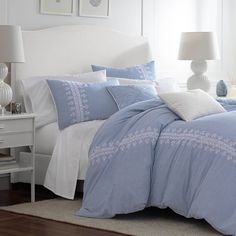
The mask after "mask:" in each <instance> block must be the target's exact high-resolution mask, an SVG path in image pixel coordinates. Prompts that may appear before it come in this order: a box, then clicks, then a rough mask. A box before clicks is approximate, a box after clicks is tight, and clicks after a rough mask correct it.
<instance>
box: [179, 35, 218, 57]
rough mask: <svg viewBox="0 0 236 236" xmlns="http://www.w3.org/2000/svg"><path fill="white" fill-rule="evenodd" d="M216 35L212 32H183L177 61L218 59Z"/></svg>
mask: <svg viewBox="0 0 236 236" xmlns="http://www.w3.org/2000/svg"><path fill="white" fill-rule="evenodd" d="M219 58H220V56H219V49H218V43H217V38H216V35H215V34H214V33H213V32H183V33H182V35H181V40H180V47H179V56H178V59H179V60H216V59H219Z"/></svg>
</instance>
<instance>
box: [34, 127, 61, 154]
mask: <svg viewBox="0 0 236 236" xmlns="http://www.w3.org/2000/svg"><path fill="white" fill-rule="evenodd" d="M59 132H60V131H59V129H58V125H57V122H55V123H51V124H48V125H45V126H43V127H42V128H39V129H36V132H35V143H36V147H35V149H36V153H40V154H44V155H49V156H51V155H52V153H53V150H54V147H55V144H56V140H57V137H58V136H59Z"/></svg>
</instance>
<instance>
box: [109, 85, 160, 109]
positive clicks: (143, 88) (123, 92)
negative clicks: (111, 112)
mask: <svg viewBox="0 0 236 236" xmlns="http://www.w3.org/2000/svg"><path fill="white" fill-rule="evenodd" d="M107 90H108V91H109V93H110V94H111V95H112V97H113V98H114V100H115V102H116V104H117V106H118V108H119V109H122V108H124V107H127V106H129V105H132V104H134V103H136V102H142V101H146V100H149V99H153V98H156V97H157V92H156V89H155V88H154V86H152V85H124V86H110V87H107Z"/></svg>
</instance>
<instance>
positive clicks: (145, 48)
mask: <svg viewBox="0 0 236 236" xmlns="http://www.w3.org/2000/svg"><path fill="white" fill-rule="evenodd" d="M23 41H24V49H25V56H26V62H25V63H23V64H15V65H13V66H12V71H11V75H12V78H11V83H12V88H13V91H14V100H15V101H18V102H22V103H23V98H22V97H23V91H22V89H21V87H20V85H19V81H20V80H25V79H28V78H30V77H33V76H44V75H66V74H78V73H83V72H88V71H91V66H90V65H91V64H92V63H95V64H98V65H109V66H116V67H124V66H131V65H136V64H141V63H145V62H147V61H150V60H151V58H152V56H151V51H150V47H149V44H148V41H147V39H146V38H144V37H139V36H130V35H126V34H123V33H121V32H117V31H114V30H111V29H107V28H102V27H98V26H91V25H67V26H59V27H53V28H48V29H42V30H35V31H24V32H23ZM99 126H100V124H99V122H98V124H95V128H98V127H99ZM82 129H84V132H85V133H87V131H88V130H89V129H90V127H87V129H86V127H85V128H82ZM59 134H60V132H59V130H58V127H57V124H56V123H51V124H48V125H45V126H44V127H41V128H40V129H37V130H36V171H35V172H36V184H39V185H43V184H44V179H45V174H46V170H47V168H48V165H49V162H50V159H51V155H52V152H53V150H54V147H55V144H56V140H57V138H58V136H59ZM91 139H92V136H90V137H87V139H86V140H84V139H83V140H81V142H83V144H81V145H82V146H84V149H83V150H82V151H81V153H83V154H84V153H86V151H88V150H86V148H87V149H88V146H89V143H90V142H91ZM85 147H86V148H85ZM17 155H19V157H20V159H21V161H22V162H26V163H27V162H29V161H30V153H29V152H25V151H22V150H21V152H20V153H18V154H17ZM84 158H85V160H86V159H87V154H86V156H85V157H84ZM84 165H85V167H84V168H83V167H81V170H80V171H79V173H78V178H79V179H80V180H84V177H85V171H86V161H85V164H84ZM11 180H12V182H24V183H28V182H29V180H30V176H29V175H27V173H26V174H25V173H20V174H15V175H13V176H12V178H11Z"/></svg>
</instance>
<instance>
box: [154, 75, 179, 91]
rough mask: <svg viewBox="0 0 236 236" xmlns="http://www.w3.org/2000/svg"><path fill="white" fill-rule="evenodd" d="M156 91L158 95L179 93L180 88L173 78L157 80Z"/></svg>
mask: <svg viewBox="0 0 236 236" xmlns="http://www.w3.org/2000/svg"><path fill="white" fill-rule="evenodd" d="M156 90H157V93H158V94H162V93H173V92H179V91H180V88H179V86H178V84H177V82H176V80H175V79H174V78H170V77H167V78H162V79H158V80H157V85H156Z"/></svg>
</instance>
